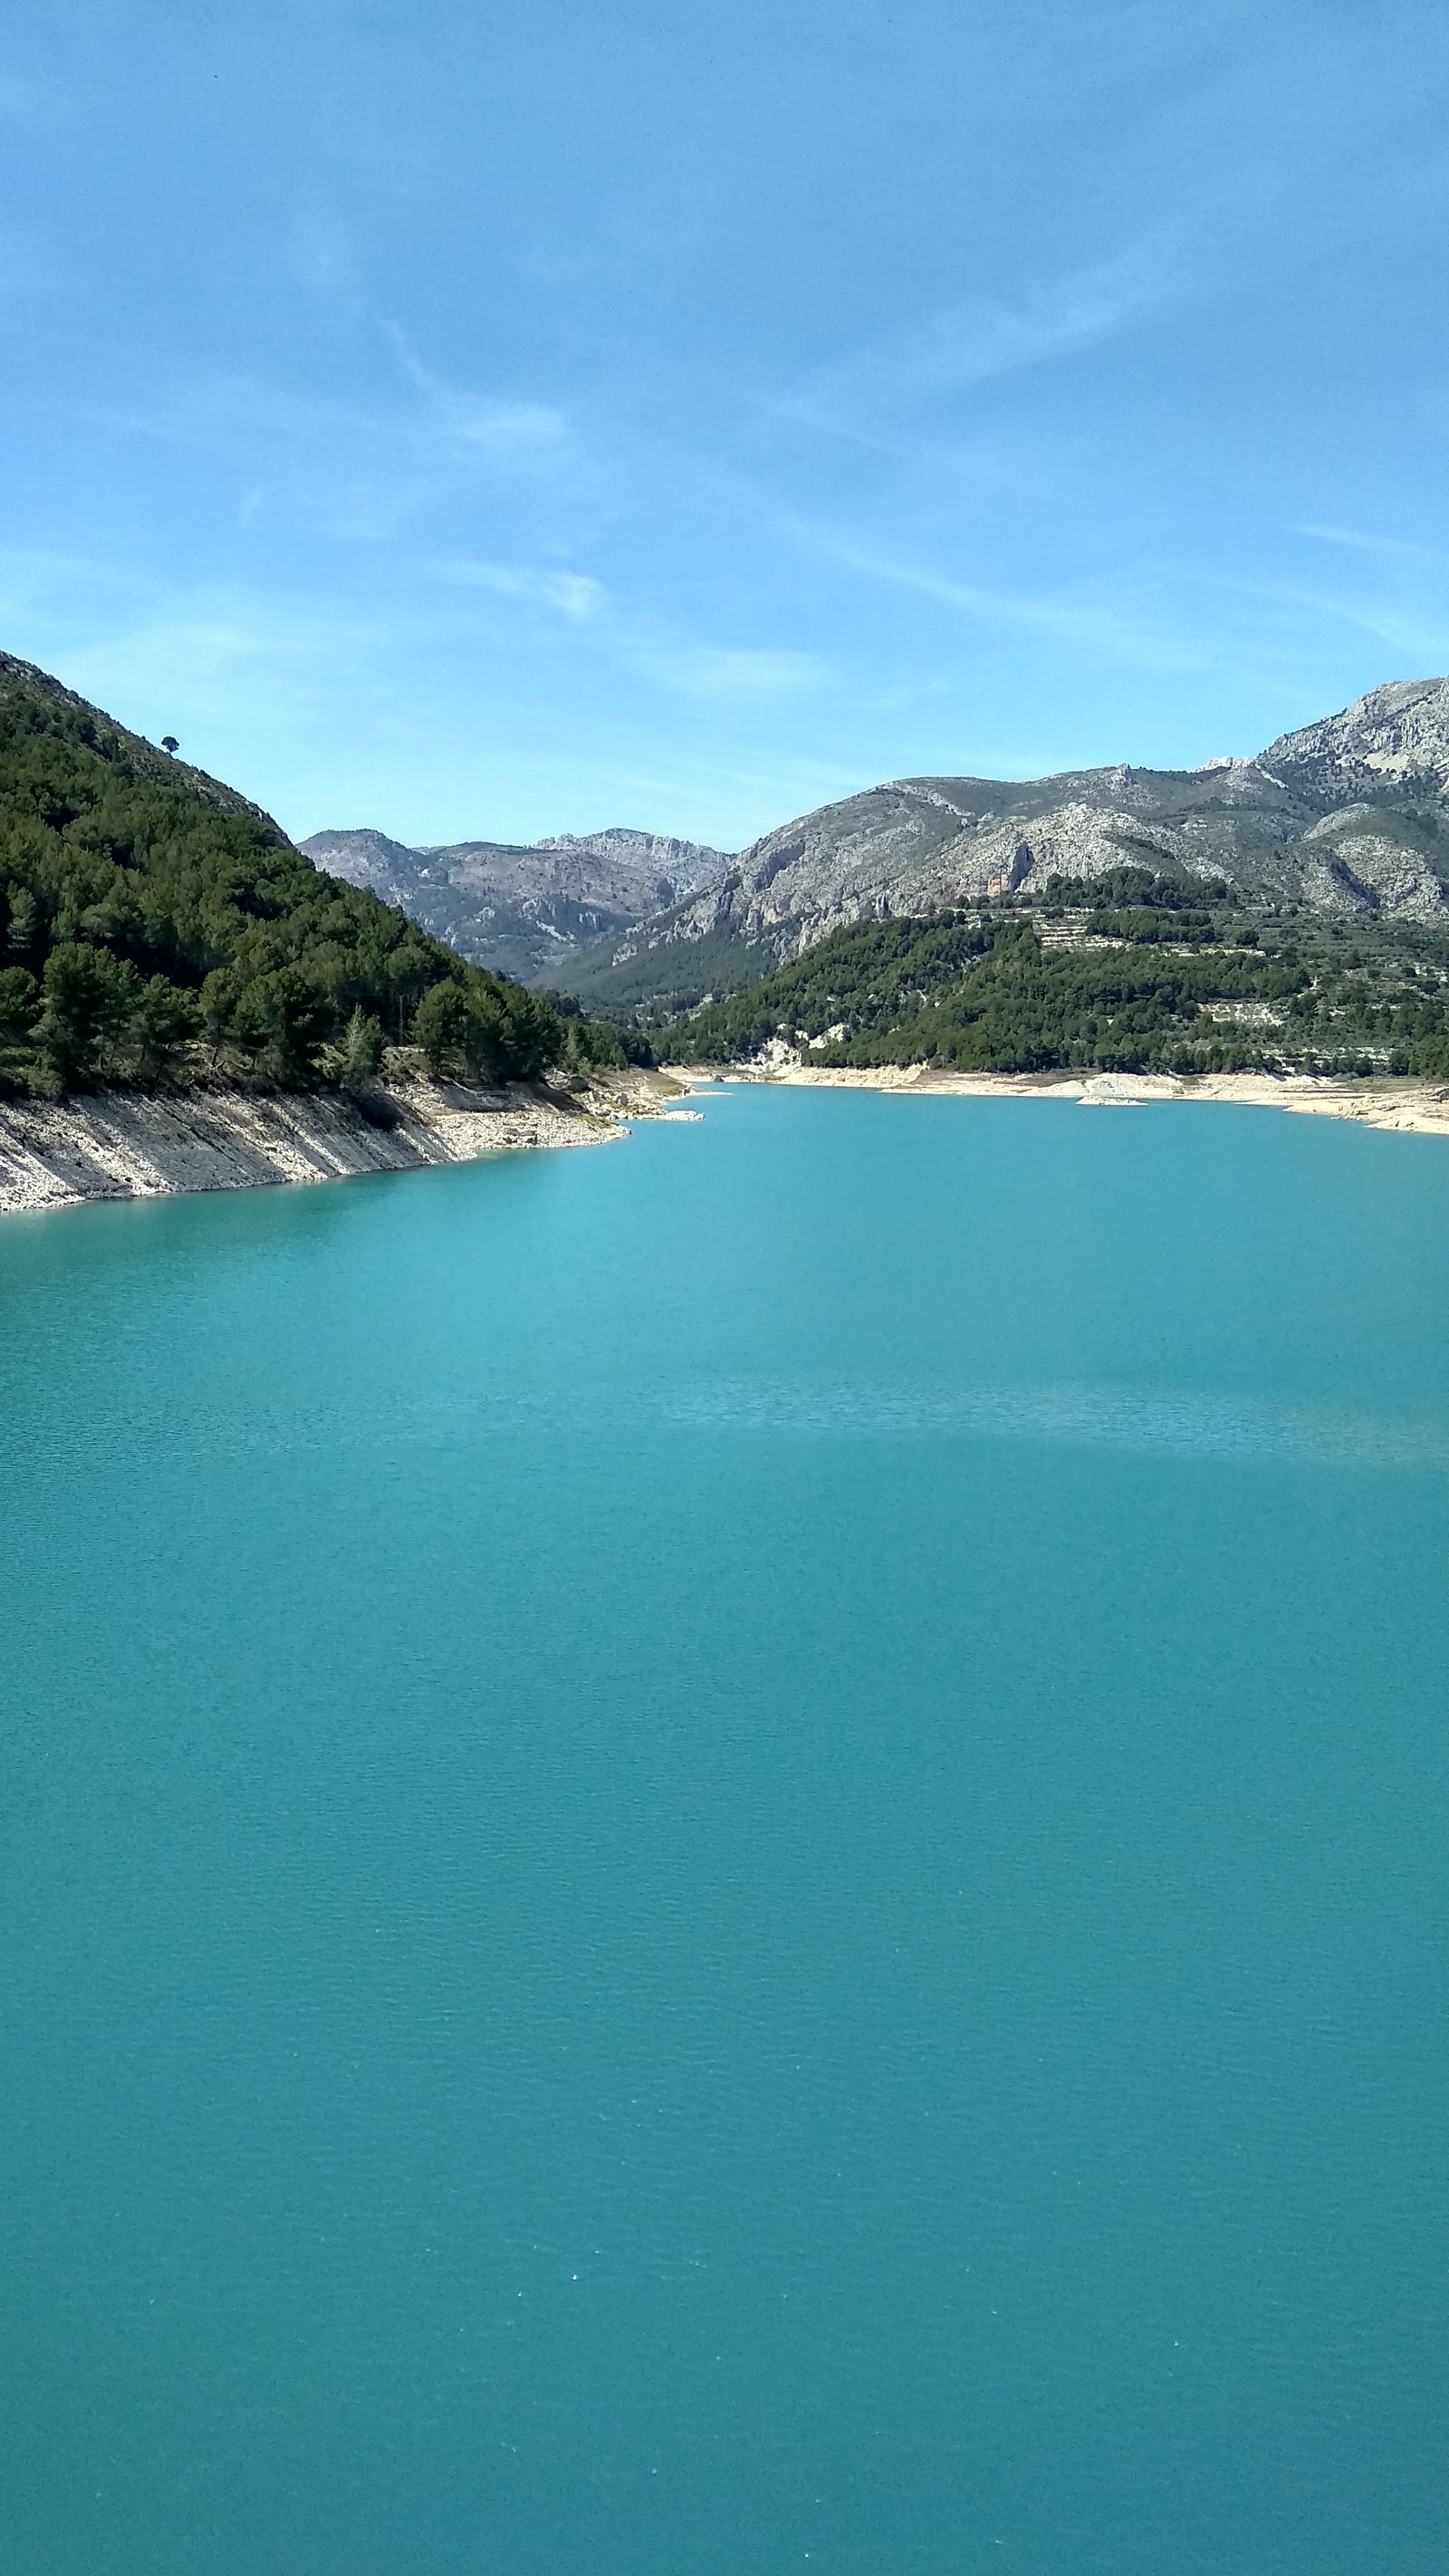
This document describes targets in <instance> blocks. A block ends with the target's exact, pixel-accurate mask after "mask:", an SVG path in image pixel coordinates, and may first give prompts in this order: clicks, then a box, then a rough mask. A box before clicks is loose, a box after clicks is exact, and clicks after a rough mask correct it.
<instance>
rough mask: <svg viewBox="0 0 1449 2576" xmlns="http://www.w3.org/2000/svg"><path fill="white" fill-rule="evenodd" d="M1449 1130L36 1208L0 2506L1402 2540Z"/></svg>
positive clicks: (639, 2526) (561, 1168) (1418, 2274)
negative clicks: (1444, 1140) (1428, 1135)
mask: <svg viewBox="0 0 1449 2576" xmlns="http://www.w3.org/2000/svg"><path fill="white" fill-rule="evenodd" d="M1446 1300H1449V1150H1446V1149H1445V1148H1444V1147H1443V1146H1442V1145H1438V1144H1436V1143H1435V1142H1433V1141H1430V1140H1426V1139H1418V1138H1412V1137H1407V1138H1399V1137H1392V1136H1373V1135H1368V1134H1363V1133H1359V1132H1356V1131H1354V1130H1353V1129H1351V1128H1348V1127H1343V1126H1338V1125H1333V1124H1330V1123H1328V1122H1324V1121H1311V1120H1307V1119H1296V1118H1285V1117H1282V1116H1275V1115H1273V1114H1271V1113H1262V1112H1253V1111H1246V1110H1229V1109H1223V1108H1204V1109H1172V1108H1165V1109H1147V1110H1137V1111H1131V1112H1118V1113H1112V1114H1103V1113H1100V1112H1098V1113H1095V1114H1084V1113H1082V1112H1081V1111H1079V1110H1077V1109H1074V1108H1069V1107H1066V1106H1064V1105H1061V1104H1058V1103H1052V1102H1042V1103H1016V1102H1005V1103H997V1102H979V1103H978V1102H959V1101H949V1100H937V1101H910V1100H904V1101H903V1100H892V1099H890V1098H887V1097H881V1096H872V1095H869V1094H853V1095H852V1094H837V1095H823V1096H822V1095H810V1094H804V1095H801V1094H784V1093H770V1092H762V1091H748V1090H746V1091H735V1092H725V1093H720V1094H717V1095H714V1096H712V1097H711V1098H710V1100H709V1102H708V1103H707V1119H706V1123H705V1124H704V1125H703V1126H684V1125H677V1126H668V1127H655V1128H645V1129H643V1130H641V1131H640V1132H639V1133H637V1134H636V1136H635V1137H634V1139H633V1140H632V1141H631V1142H630V1143H629V1144H627V1145H625V1146H621V1147H618V1148H615V1149H612V1150H610V1151H608V1152H602V1153H596V1154H574V1155H553V1156H548V1155H538V1156H532V1157H523V1156H520V1157H517V1158H513V1159H508V1160H504V1161H500V1162H497V1163H494V1164H491V1165H485V1166H479V1167H475V1168H472V1169H464V1170H455V1171H445V1172H437V1173H432V1174H426V1175H421V1176H415V1177H406V1178H399V1179H381V1180H378V1181H376V1182H365V1183H364V1182H358V1183H354V1184H351V1185H349V1186H348V1187H346V1188H337V1189H330V1190H310V1191H294V1192H280V1191H279V1192H276V1193H256V1194H252V1195H244V1196H239V1197H219V1198H214V1199H199V1200H191V1201H177V1202H172V1203H170V1204H164V1203H163V1204H160V1205H153V1206H150V1207H133V1208H114V1209H109V1208H101V1209H96V1210H88V1211H80V1212H75V1213H66V1214H61V1215H57V1216H54V1217H49V1218H40V1219H29V1220H23V1221H21V1220H12V1221H9V1222H7V1223H6V1224H5V1225H4V1226H3V1227H0V1438H3V1447H4V1455H5V1471H4V1477H3V1482H0V1610H3V1626H0V1701H3V1730H4V1780H5V1798H4V1834H5V1856H4V1868H3V1877H0V1933H3V1955H4V1959H5V1962H6V1969H5V1978H4V1984H3V1990H0V2050H3V2070H4V2095H5V2101H6V2105H7V2108H6V2111H5V2116H4V2121H3V2126H0V2297H3V2300H4V2304H5V2309H6V2330H5V2335H4V2348H3V2369H4V2376H5V2386H4V2389H3V2391H0V2402H3V2411H4V2420H5V2422H6V2424H7V2427H8V2432H7V2436H6V2446H5V2447H6V2453H7V2461H8V2465H7V2468H6V2470H5V2473H4V2476H3V2479H0V2565H3V2567H4V2569H5V2570H6V2576H197V2572H198V2571H201V2570H205V2571H206V2572H207V2576H664V2571H666V2570H667V2571H671V2576H778V2571H786V2570H789V2571H797V2576H804V2571H806V2570H807V2569H808V2571H809V2576H975V2571H978V2570H984V2571H987V2576H998V2571H1000V2576H1008V2571H1013V2570H1015V2571H1024V2572H1026V2571H1029V2576H1199V2572H1200V2571H1201V2576H1209V2571H1210V2576H1410V2571H1413V2576H1429V2571H1431V2570H1432V2571H1434V2576H1439V2571H1440V2570H1441V2569H1442V2567H1443V2564H1444V2531H1445V2525H1446V2506H1449V2435H1446V2425H1449V2410H1446V2402H1445V2401H1446V2387H1445V2367H1444V2351H1445V2326H1446V2304H1449V2302H1446V2252H1449V2050H1446V2045H1445V2041H1446V2028H1445V2009H1444V1999H1445V1969H1446V1947H1445V1933H1446V1914H1449V1901H1446V1900H1449V1763H1446V1616H1445V1601H1446V1584H1449V1336H1446V1331H1445V1323H1446Z"/></svg>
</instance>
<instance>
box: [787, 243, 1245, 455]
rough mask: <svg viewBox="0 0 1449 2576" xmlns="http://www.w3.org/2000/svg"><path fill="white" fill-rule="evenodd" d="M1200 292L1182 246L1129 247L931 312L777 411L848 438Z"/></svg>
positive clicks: (855, 355)
mask: <svg viewBox="0 0 1449 2576" xmlns="http://www.w3.org/2000/svg"><path fill="white" fill-rule="evenodd" d="M1205 291H1206V289H1205V281H1204V279H1203V277H1202V275H1201V274H1197V273H1195V272H1194V268H1193V263H1192V262H1191V260H1190V259H1189V258H1188V256H1187V254H1186V249H1185V246H1182V245H1179V244H1175V243H1172V242H1171V241H1169V240H1162V241H1157V242H1154V243H1145V242H1144V243H1139V244H1133V245H1130V246H1129V247H1127V248H1125V249H1123V250H1121V251H1119V252H1117V253H1116V254H1114V255H1113V256H1112V257H1110V258H1107V259H1102V260H1097V261H1094V262H1092V263H1090V264H1088V265H1086V266H1084V267H1081V268H1076V269H1072V270H1068V271H1066V272H1064V273H1063V274H1061V275H1057V276H1050V277H1041V278H1036V279H1031V280H1028V281H1026V282H1025V283H1024V284H1023V285H1022V286H1021V287H1020V288H1019V289H1018V290H1017V292H1016V293H1015V294H1014V295H1010V296H1003V295H983V294H971V295H965V296H962V297H960V298H958V299H956V300H954V301H952V302H949V303H942V304H937V305H934V306H932V307H931V308H929V309H928V310H927V311H925V312H923V313H919V314H916V315H914V316H912V317H911V319H909V320H908V321H905V322H902V323H900V324H898V325H897V326H896V327H895V328H893V329H892V330H889V331H886V332H883V333H881V334H880V335H879V336H878V337H877V338H875V339H873V340H870V341H868V342H867V343H866V344H865V345H864V346H863V347H861V348H859V349H856V350H853V351H850V352H849V353H847V354H846V355H844V356H842V357H841V358H839V359H837V360H834V361H833V362H831V363H830V364H828V365H826V366H824V367H820V368H818V369H816V370H815V371H814V373H813V374H811V375H810V376H807V377H806V378H805V379H804V380H803V381H802V382H801V383H800V384H799V385H797V386H796V387H795V388H793V389H792V390H790V391H787V392H786V393H785V394H784V395H783V397H782V398H781V399H780V401H779V403H778V404H777V406H776V408H777V409H778V410H779V411H780V412H782V413H783V414H784V415H785V416H786V417H787V418H792V419H796V420H799V421H801V422H804V423H806V424H807V425H809V426H811V427H815V428H825V429H836V430H847V431H848V430H850V429H852V428H857V427H859V426H860V425H861V422H862V418H863V417H868V415H869V414H870V413H871V412H872V411H874V410H876V409H877V408H879V407H880V406H882V405H890V406H894V405H897V404H899V403H900V402H902V401H905V400H909V399H910V398H911V397H912V396H917V397H918V396H919V395H920V394H921V393H922V392H923V391H926V390H929V389H931V388H933V387H949V386H962V385H971V384H979V383H983V382H985V381H986V380H987V379H988V378H989V377H992V376H1000V375H1005V374H1008V373H1010V372H1012V371H1014V370H1018V369H1021V368H1024V367H1036V366H1041V365H1043V364H1045V363H1046V362H1047V361H1048V360H1051V359H1055V358H1062V357H1069V356H1073V355H1075V354H1076V353H1077V352H1079V351H1081V350H1083V349H1088V348H1091V347H1093V346H1095V345H1096V344H1097V343H1098V342H1101V341H1106V340H1111V339H1115V338H1117V337H1119V336H1120V335H1121V334H1122V333H1123V332H1126V331H1129V330H1136V329H1141V328H1142V327H1144V326H1145V325H1146V324H1148V323H1149V322H1151V321H1153V320H1155V319H1156V318H1158V316H1160V315H1162V314H1164V313H1166V312H1168V311H1171V310H1173V309H1175V308H1177V307H1178V306H1179V305H1180V304H1181V303H1182V302H1183V301H1184V299H1185V298H1186V297H1189V296H1191V297H1192V298H1193V300H1198V299H1199V298H1201V296H1202V295H1203V293H1204V292H1205Z"/></svg>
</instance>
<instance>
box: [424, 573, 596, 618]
mask: <svg viewBox="0 0 1449 2576" xmlns="http://www.w3.org/2000/svg"><path fill="white" fill-rule="evenodd" d="M430 570H431V571H432V573H433V574H434V576H435V578H436V579H437V580H439V581H446V582H451V583H454V584H455V585H456V586H457V587H458V588H459V589H461V590H487V591H492V592H493V593H494V594H495V595H496V597H498V598H500V599H521V600H526V601H529V602H531V603H533V604H534V605H536V606H538V607H541V608H553V609H557V610H558V612H559V614H560V615H561V616H563V617H571V618H573V619H574V620H575V621H576V623H579V624H582V623H583V622H584V621H585V620H586V619H589V618H594V617H598V616H600V615H601V614H602V612H603V610H604V609H605V608H606V607H607V605H608V593H607V591H606V590H605V588H604V585H603V583H602V582H599V581H595V580H593V579H592V577H591V576H590V575H589V574H588V573H583V572H556V571H552V570H549V569H547V568H545V569H543V570H539V569H537V568H534V567H532V566H529V565H527V564H497V563H474V562H471V561H466V560H464V561H459V560H451V561H446V562H441V563H434V564H433V565H431V566H430Z"/></svg>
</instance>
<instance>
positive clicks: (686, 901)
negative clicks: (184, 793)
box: [302, 678, 1449, 990]
mask: <svg viewBox="0 0 1449 2576" xmlns="http://www.w3.org/2000/svg"><path fill="white" fill-rule="evenodd" d="M302 846H303V848H304V849H305V850H306V851H307V852H308V854H309V856H311V857H313V858H315V859H316V860H317V861H318V863H319V865H321V866H323V867H327V868H330V869H331V870H333V872H334V873H336V874H338V875H341V876H346V877H348V878H350V879H351V881H352V882H353V883H355V884H359V885H369V886H371V887H373V888H374V890H375V891H376V892H378V893H379V894H383V895H385V896H386V897H387V899H388V900H389V901H391V902H396V903H400V904H401V905H402V906H403V908H404V909H405V910H406V911H408V912H410V913H412V914H413V915H414V916H415V918H416V919H418V920H420V921H422V922H423V923H424V924H425V925H426V927H427V928H428V929H430V930H433V931H435V932H436V933H437V934H438V935H439V936H440V937H442V938H445V939H449V940H451V941H452V942H453V944H454V946H455V947H458V948H461V949H462V951H463V953H464V955H465V956H470V957H476V958H477V959H478V960H479V961H480V962H481V963H485V964H491V965H497V966H499V967H501V968H503V969H504V971H506V972H508V973H510V974H515V975H520V976H522V977H524V978H525V979H526V980H533V981H537V982H544V983H547V982H553V981H557V982H558V983H560V984H561V985H563V986H564V987H565V988H566V989H567V988H568V987H569V986H570V984H571V983H572V982H573V981H574V979H575V978H576V977H577V978H580V979H582V980H580V981H579V983H578V989H579V990H586V989H587V987H588V980H589V979H590V978H591V977H595V976H597V974H598V972H599V971H600V969H604V970H608V969H609V968H610V967H611V966H620V965H623V964H625V963H628V962H630V961H633V960H636V959H638V958H639V957H641V956H642V955H644V953H645V952H646V951H651V950H661V949H662V950H665V951H667V950H669V949H670V948H671V947H674V946H676V945H677V944H678V943H684V944H685V945H687V946H691V947H693V948H695V949H696V950H698V951H699V953H700V954H703V953H704V952H705V951H706V949H707V950H708V951H709V953H710V954H711V955H718V954H720V953H722V943H723V946H724V947H729V946H731V945H732V946H733V947H734V950H735V952H736V954H737V955H743V954H744V952H745V950H748V951H749V953H750V955H751V957H752V958H753V959H754V960H755V963H754V964H753V966H752V967H751V969H750V971H751V973H764V972H767V971H768V969H769V967H770V966H771V965H772V964H774V963H775V962H777V961H778V960H780V959H783V958H786V957H791V956H795V955H798V953H799V952H800V951H801V950H802V949H804V948H807V947H809V946H810V945H811V944H812V943H813V942H814V941H815V940H817V939H820V938H823V937H824V936H825V934H826V933H827V932H828V931H831V930H834V929H836V928H838V927H839V926H840V925H841V924H843V923H846V922H852V921H869V920H882V919H888V918H889V917H890V916H891V915H892V914H896V913H905V914H920V913H924V912H929V911H931V910H933V909H934V908H936V907H937V906H939V905H952V904H959V903H971V902H979V901H981V900H982V899H983V898H989V897H991V896H994V895H1003V894H1009V893H1015V892H1016V891H1017V890H1018V889H1024V890H1025V891H1026V892H1027V893H1036V892H1039V891H1041V890H1042V889H1043V888H1044V887H1045V886H1046V884H1047V882H1048V880H1049V879H1050V878H1052V877H1053V876H1066V877H1094V876H1102V875H1105V874H1106V873H1107V872H1108V871H1109V870H1111V869H1113V868H1119V867H1123V866H1139V867H1149V868H1154V869H1159V870H1166V871H1170V872H1172V873H1174V874H1185V875H1187V876H1188V877H1194V876H1195V877H1199V878H1202V879H1204V880H1207V879H1212V878H1224V879H1226V880H1227V882H1228V883H1229V884H1230V885H1231V886H1232V887H1233V888H1234V889H1235V891H1236V892H1237V893H1239V894H1240V895H1241V896H1243V897H1244V898H1245V899H1246V900H1248V901H1250V902H1251V901H1266V902H1272V903H1299V904H1303V905H1304V906H1306V907H1307V908H1308V909H1309V910H1311V911H1314V912H1318V913H1322V914H1325V915H1339V916H1341V917H1344V918H1350V917H1351V918H1356V919H1363V920H1368V919H1373V918H1382V919H1389V918H1395V917H1397V918H1399V919H1404V920H1413V921H1434V920H1440V919H1443V918H1444V917H1446V915H1449V891H1446V889H1449V678H1444V679H1428V680H1399V681H1393V682H1391V683H1389V685H1387V686H1386V687H1384V688H1379V689H1371V690H1370V691H1369V694H1368V696H1367V697H1364V698H1360V699H1358V700H1357V701H1356V703H1355V704H1354V705H1353V706H1351V707H1345V708H1344V709H1343V710H1342V712H1341V713H1340V714H1338V715H1334V716H1325V717H1324V718H1323V719H1322V720H1321V721H1320V722H1318V723H1316V724H1310V725H1304V726H1302V727H1301V728H1300V729H1299V730H1298V731H1297V732H1294V733H1286V734H1281V735H1280V736H1279V737H1278V739H1277V741H1276V742H1273V743H1270V744H1269V746H1268V748H1267V750H1266V751H1264V752H1261V753H1259V754H1258V756H1257V757H1256V758H1254V759H1243V758H1240V757H1238V756H1236V755H1230V754H1224V755H1221V756H1220V757H1219V758H1217V759H1214V760H1210V761H1207V762H1205V763H1204V764H1203V765H1202V767H1201V768H1199V769H1194V770H1154V769H1137V768H1134V767H1132V766H1131V765H1130V764H1128V763H1126V762H1116V763H1114V764H1113V765H1112V766H1110V767H1108V768H1102V769H1083V770H1072V771H1066V772H1064V773H1062V774H1061V775H1059V776H1057V777H1054V778H1037V779H1000V778H897V779H891V780H888V781H886V783H885V784H884V785H882V786H879V787H871V788H867V789H866V790H865V791H864V792H863V793H862V794H860V795H856V796H847V797H843V798H841V800H840V801H839V802H838V803H837V804H833V805H822V806H819V807H817V808H816V810H815V811H814V812H813V813H810V814H802V815H797V816H796V817H795V819H794V820H793V821H791V822H789V823H783V824H781V825H780V826H779V827H778V828H777V829H776V830H774V831H772V832H767V833H765V835H764V836H763V838H762V839H760V840H758V841H756V842H755V843H754V844H753V846H752V847H751V848H750V849H748V850H745V851H742V852H741V853H740V855H739V856H738V857H737V858H732V857H730V856H728V855H727V854H726V853H724V852H722V851H719V850H712V849H706V848H703V847H701V846H700V845H699V844H698V843H695V842H690V841H678V840H674V839H670V838H668V837H667V836H664V835H660V834H655V833H648V832H636V831H630V830H626V829H623V828H619V827H616V828H614V829H612V830H609V831H605V832H594V833H586V834H569V833H557V834H555V835H554V836H553V837H552V838H551V839H549V840H546V841H540V842H537V843H535V844H533V845H532V846H531V847H529V848H527V849H524V848H514V847H511V846H506V845H503V844H500V843H498V842H492V841H469V842H460V843H457V844H455V845H454V846H452V847H450V848H446V849H426V850H408V849H404V848H403V847H402V845H401V844H400V843H398V842H396V841H390V840H388V839H387V838H386V836H385V835H384V834H382V833H380V832H347V833H337V832H321V833H318V834H316V835H315V837H314V838H313V839H312V840H310V841H307V842H304V843H303V845H302Z"/></svg>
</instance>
